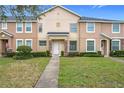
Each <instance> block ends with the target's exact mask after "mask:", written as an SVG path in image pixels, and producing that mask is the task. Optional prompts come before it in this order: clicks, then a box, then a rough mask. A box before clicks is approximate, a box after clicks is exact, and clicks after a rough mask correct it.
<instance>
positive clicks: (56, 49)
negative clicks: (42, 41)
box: [52, 41, 60, 55]
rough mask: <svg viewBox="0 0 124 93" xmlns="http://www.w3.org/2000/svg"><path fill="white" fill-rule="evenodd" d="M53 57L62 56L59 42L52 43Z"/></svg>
mask: <svg viewBox="0 0 124 93" xmlns="http://www.w3.org/2000/svg"><path fill="white" fill-rule="evenodd" d="M52 55H60V54H59V42H57V41H53V42H52Z"/></svg>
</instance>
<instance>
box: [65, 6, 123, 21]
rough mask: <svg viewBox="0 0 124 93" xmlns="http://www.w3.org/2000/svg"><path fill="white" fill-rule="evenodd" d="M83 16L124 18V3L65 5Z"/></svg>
mask: <svg viewBox="0 0 124 93" xmlns="http://www.w3.org/2000/svg"><path fill="white" fill-rule="evenodd" d="M63 6H64V7H66V8H68V9H70V10H72V11H74V12H76V13H78V14H79V15H81V16H87V17H96V18H104V19H115V20H124V5H63Z"/></svg>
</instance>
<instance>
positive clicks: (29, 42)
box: [25, 39, 32, 48]
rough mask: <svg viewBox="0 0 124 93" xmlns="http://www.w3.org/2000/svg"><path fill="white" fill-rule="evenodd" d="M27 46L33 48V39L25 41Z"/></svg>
mask: <svg viewBox="0 0 124 93" xmlns="http://www.w3.org/2000/svg"><path fill="white" fill-rule="evenodd" d="M25 45H26V46H29V47H31V48H32V39H26V40H25Z"/></svg>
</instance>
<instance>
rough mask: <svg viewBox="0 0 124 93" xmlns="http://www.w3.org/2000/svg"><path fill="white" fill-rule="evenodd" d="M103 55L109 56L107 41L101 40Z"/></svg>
mask: <svg viewBox="0 0 124 93" xmlns="http://www.w3.org/2000/svg"><path fill="white" fill-rule="evenodd" d="M101 53H102V55H104V56H106V55H107V40H101Z"/></svg>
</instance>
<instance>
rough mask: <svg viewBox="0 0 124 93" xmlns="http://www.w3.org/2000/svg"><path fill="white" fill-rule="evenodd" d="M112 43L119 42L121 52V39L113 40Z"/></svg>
mask: <svg viewBox="0 0 124 93" xmlns="http://www.w3.org/2000/svg"><path fill="white" fill-rule="evenodd" d="M112 41H119V50H121V40H120V39H112Z"/></svg>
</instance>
